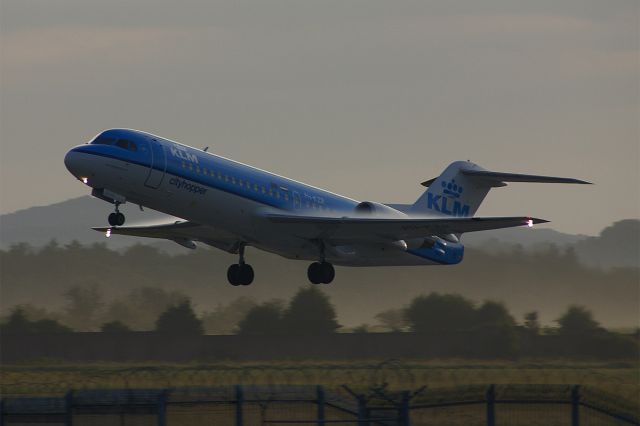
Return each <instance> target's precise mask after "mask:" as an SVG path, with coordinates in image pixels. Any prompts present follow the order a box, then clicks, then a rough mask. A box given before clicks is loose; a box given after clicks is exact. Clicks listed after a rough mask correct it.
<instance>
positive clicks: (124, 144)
mask: <svg viewBox="0 0 640 426" xmlns="http://www.w3.org/2000/svg"><path fill="white" fill-rule="evenodd" d="M116 146H118V147H120V148H124V149H127V150H129V151H134V152H135V151H137V150H138V147H137V146H136V144H135V143H133V142H131V141H130V140H127V139H118V141H117V142H116Z"/></svg>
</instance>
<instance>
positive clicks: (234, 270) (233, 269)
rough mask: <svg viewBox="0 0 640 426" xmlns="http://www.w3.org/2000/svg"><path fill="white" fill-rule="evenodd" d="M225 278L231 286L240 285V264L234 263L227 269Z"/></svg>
mask: <svg viewBox="0 0 640 426" xmlns="http://www.w3.org/2000/svg"><path fill="white" fill-rule="evenodd" d="M227 280H228V281H229V284H231V285H232V286H238V285H240V265H238V264H237V263H234V264H233V265H231V266H229V269H227Z"/></svg>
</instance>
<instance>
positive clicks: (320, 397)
mask: <svg viewBox="0 0 640 426" xmlns="http://www.w3.org/2000/svg"><path fill="white" fill-rule="evenodd" d="M316 399H317V401H316V402H317V404H318V426H323V425H324V424H325V422H324V421H325V417H324V401H325V395H324V388H323V387H322V386H320V385H318V386H317V387H316Z"/></svg>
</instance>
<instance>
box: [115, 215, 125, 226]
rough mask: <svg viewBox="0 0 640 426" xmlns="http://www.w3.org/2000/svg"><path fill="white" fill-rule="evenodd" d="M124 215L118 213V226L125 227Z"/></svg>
mask: <svg viewBox="0 0 640 426" xmlns="http://www.w3.org/2000/svg"><path fill="white" fill-rule="evenodd" d="M124 220H125V219H124V215H123V214H122V213H120V212H118V213H116V222H117V225H118V226H122V225H124Z"/></svg>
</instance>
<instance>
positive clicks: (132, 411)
mask: <svg viewBox="0 0 640 426" xmlns="http://www.w3.org/2000/svg"><path fill="white" fill-rule="evenodd" d="M0 408H1V410H2V411H1V413H0V419H1V420H0V425H1V426H18V425H20V426H22V425H25V426H26V425H31V426H33V425H59V426H72V425H73V426H85V425H86V426H89V425H91V426H123V425H127V426H143V425H149V426H196V425H198V426H199V425H216V426H227V425H228V426H245V425H251V426H252V425H333V424H336V425H340V424H342V425H358V426H376V425H379V426H392V425H393V426H400V425H402V426H410V425H412V426H429V425H438V426H462V425H464V426H474V425H478V426H480V425H483V426H484V425H487V426H498V425H509V426H514V425H516V426H520V425H521V426H538V425H540V426H542V425H544V426H553V425H558V426H560V425H566V426H580V425H583V426H585V425H586V426H590V425H612V426H617V425H640V420H639V418H640V417H639V407H638V405H637V402H636V403H634V402H632V401H631V400H624V399H621V398H620V397H618V396H612V395H609V394H606V393H604V392H602V391H599V390H595V389H590V388H588V387H587V388H584V387H581V386H567V385H489V386H478V385H476V386H467V387H455V388H442V389H440V388H439V389H429V388H427V387H421V388H418V389H416V390H405V391H392V390H390V389H388V388H387V387H386V386H385V385H382V386H378V387H372V388H367V389H351V388H350V387H348V386H342V387H338V388H325V387H322V386H223V387H206V388H174V389H123V390H117V389H109V390H106V389H105V390H78V391H73V390H71V391H68V392H67V393H66V394H65V395H64V396H59V397H3V398H2V400H1V401H0Z"/></svg>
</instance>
